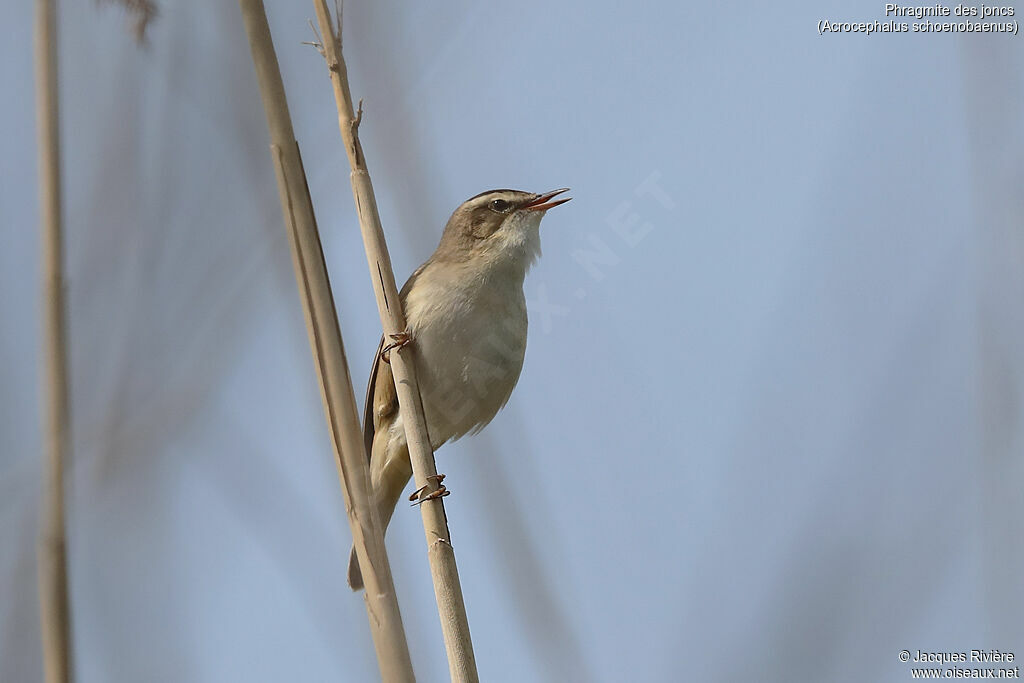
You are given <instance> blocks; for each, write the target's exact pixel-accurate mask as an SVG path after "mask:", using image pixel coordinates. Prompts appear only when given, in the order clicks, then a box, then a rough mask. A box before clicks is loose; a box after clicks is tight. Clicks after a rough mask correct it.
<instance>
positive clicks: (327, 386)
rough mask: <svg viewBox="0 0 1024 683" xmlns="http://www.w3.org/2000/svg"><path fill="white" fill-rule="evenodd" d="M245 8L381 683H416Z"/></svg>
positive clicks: (285, 134)
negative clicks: (360, 572)
mask: <svg viewBox="0 0 1024 683" xmlns="http://www.w3.org/2000/svg"><path fill="white" fill-rule="evenodd" d="M239 5H240V6H241V9H242V18H243V21H244V23H245V30H246V33H247V34H248V36H249V44H250V47H251V48H252V58H253V63H254V65H255V67H256V76H257V79H258V80H259V83H260V91H261V94H262V96H263V106H264V109H265V111H266V115H267V126H268V128H269V129H270V140H271V144H270V149H271V154H272V156H273V161H274V169H275V171H276V174H277V185H278V191H279V193H280V196H281V208H282V211H283V213H284V221H285V227H286V228H287V231H288V239H289V243H290V244H291V250H292V260H293V264H294V266H295V275H296V279H297V280H298V284H299V292H300V294H301V297H302V307H303V312H304V313H305V316H306V326H307V329H308V332H309V341H310V346H311V347H312V351H313V358H314V361H315V362H316V369H317V376H318V378H319V380H320V396H321V398H322V399H323V404H324V412H325V413H326V414H327V422H328V426H329V428H330V432H331V441H332V443H333V444H334V450H335V453H336V455H337V459H336V461H337V465H338V475H339V477H340V479H341V487H342V492H343V493H344V496H345V508H346V511H347V512H348V517H349V524H350V526H351V528H352V540H353V543H354V545H355V548H356V555H357V557H358V558H359V565H360V567H362V568H363V579H364V581H365V584H366V591H365V592H364V596H365V600H366V610H367V613H368V615H369V620H370V629H371V631H372V633H373V642H374V646H375V648H376V651H377V662H378V664H379V666H380V672H381V677H382V679H383V680H384V681H386V682H387V683H391V682H392V681H396V682H405V681H413V680H415V677H414V675H413V670H412V660H411V659H410V657H409V646H408V644H407V643H406V639H405V631H404V629H403V627H402V616H401V614H400V613H399V610H398V600H397V598H396V596H395V587H394V582H393V580H392V577H391V567H390V565H389V564H388V559H387V553H386V550H385V547H384V535H383V533H382V530H381V523H380V520H379V519H378V515H377V513H376V510H375V508H374V506H372V505H371V504H370V474H369V466H368V464H367V457H366V452H365V449H364V447H363V439H362V433H361V432H362V429H361V425H360V422H359V415H358V412H357V409H356V400H355V394H354V393H353V390H352V380H351V377H350V376H349V371H348V362H347V360H346V359H345V348H344V345H343V344H342V340H341V332H340V330H339V328H338V316H337V313H336V311H335V308H334V298H333V296H332V294H331V285H330V281H329V279H328V276H327V266H326V264H325V263H324V256H323V249H322V248H321V245H320V235H319V233H318V231H317V226H316V219H315V217H314V215H313V205H312V203H311V201H310V197H309V188H308V187H307V185H306V174H305V171H304V170H303V167H302V159H301V157H300V155H299V146H298V143H297V142H296V141H295V133H294V131H293V130H292V123H291V115H290V114H289V111H288V102H287V100H286V98H285V92H284V83H283V82H282V80H281V71H280V68H279V67H278V63H277V55H276V53H275V52H274V44H273V41H272V39H271V37H270V27H269V26H268V25H267V16H266V13H265V11H264V8H263V2H262V1H261V0H239ZM339 581H341V579H340V574H339Z"/></svg>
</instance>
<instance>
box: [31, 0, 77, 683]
mask: <svg viewBox="0 0 1024 683" xmlns="http://www.w3.org/2000/svg"><path fill="white" fill-rule="evenodd" d="M56 14H57V9H56V0H36V27H35V51H36V55H35V58H36V126H37V128H38V129H39V132H38V135H39V199H40V229H41V231H42V235H41V239H40V241H41V243H42V251H43V263H42V271H43V282H42V290H43V297H42V298H43V325H44V329H43V338H44V339H43V346H44V349H45V351H44V357H43V358H44V363H45V371H44V373H45V386H44V390H43V395H44V396H45V398H44V401H45V408H44V415H43V420H44V429H45V436H44V440H45V444H46V446H45V448H46V463H45V484H44V501H43V506H44V509H43V524H42V528H41V530H40V536H39V548H38V559H39V603H40V609H41V614H40V618H41V625H42V631H43V669H44V671H45V675H46V682H47V683H67V682H68V681H70V680H71V665H72V664H71V612H70V609H69V606H68V574H67V550H66V543H65V535H64V534H65V532H64V460H65V457H66V454H67V451H68V444H69V439H68V428H69V427H68V378H67V373H68V369H67V350H66V343H65V334H66V331H65V320H64V275H63V259H64V246H63V236H62V234H61V214H62V208H61V180H60V129H59V124H60V112H59V109H58V99H57V16H56Z"/></svg>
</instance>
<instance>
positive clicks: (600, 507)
mask: <svg viewBox="0 0 1024 683" xmlns="http://www.w3.org/2000/svg"><path fill="white" fill-rule="evenodd" d="M267 10H268V14H269V19H270V25H271V29H272V31H273V35H274V40H275V44H276V47H277V53H278V57H279V59H280V62H281V68H282V72H283V75H284V80H285V85H286V88H287V94H288V97H289V103H290V106H291V110H292V116H293V119H294V122H295V128H296V135H297V137H298V139H299V143H300V146H301V149H302V153H303V157H304V161H305V165H306V171H307V173H308V176H309V184H310V190H311V193H312V197H313V203H314V206H315V208H316V211H317V217H318V221H319V224H320V230H321V234H322V239H323V243H324V248H325V252H326V258H327V264H328V267H329V269H330V273H331V277H332V281H333V285H334V288H335V299H336V303H337V307H338V313H339V317H340V322H341V329H342V333H343V335H344V337H345V343H346V347H347V350H348V356H349V362H350V364H351V366H352V368H351V369H352V374H353V378H354V380H355V382H356V393H357V395H359V396H361V395H362V392H363V388H364V386H365V380H366V377H367V375H368V373H369V368H370V361H371V358H372V355H373V352H374V349H375V348H376V344H377V341H378V338H379V334H380V325H379V321H378V317H377V311H376V307H375V304H374V299H373V294H372V290H371V288H370V281H369V278H368V277H367V270H366V261H365V257H364V255H363V248H362V243H361V238H360V235H359V230H358V226H357V224H356V220H355V212H354V209H353V206H352V198H351V191H350V189H349V185H348V177H347V174H348V166H347V162H346V159H345V156H344V152H343V149H342V146H341V140H340V136H339V134H338V130H337V119H336V112H335V108H334V102H333V98H332V94H331V90H330V85H329V81H328V79H327V75H326V71H325V69H324V64H323V61H322V59H321V58H320V56H319V55H318V54H317V53H316V52H315V51H314V50H313V49H312V48H310V47H308V46H305V45H302V44H301V42H302V41H305V40H311V34H310V29H309V27H308V25H307V23H306V20H307V19H308V18H311V17H312V16H313V6H312V4H311V3H306V4H304V3H268V7H267ZM160 12H161V14H160V16H159V18H158V19H157V20H156V22H155V23H154V24H152V26H151V27H150V30H149V41H148V47H145V48H142V49H140V48H139V47H137V46H136V45H135V44H134V42H133V39H132V36H131V35H130V32H129V31H128V30H127V29H126V18H125V16H124V15H123V14H122V13H121V12H119V11H118V10H116V9H113V8H110V7H97V6H96V5H95V4H94V3H91V2H79V3H75V2H62V3H60V17H61V19H60V25H59V31H60V32H59V37H60V41H61V43H60V51H61V62H60V68H61V82H60V88H61V90H60V94H61V97H62V102H61V106H62V134H63V154H64V158H63V161H64V181H65V199H66V204H65V217H66V230H67V255H66V263H67V269H68V280H69V290H68V314H69V320H70V332H69V335H70V343H71V346H70V363H71V400H72V406H71V410H72V414H73V426H72V434H73V444H72V446H73V447H72V456H71V457H72V464H71V469H70V472H69V475H68V537H69V557H70V581H71V603H72V604H71V606H72V613H73V620H74V621H73V629H74V633H73V636H74V646H75V652H74V656H75V667H76V673H77V676H78V678H77V680H78V681H80V682H82V683H88V682H135V681H147V682H164V681H166V682H176V681H190V682H191V681H195V682H214V681H218V682H219V681H241V680H246V681H371V680H375V679H376V678H377V676H378V674H377V668H376V662H375V658H374V654H373V648H372V644H371V640H370V636H369V630H368V627H367V623H366V613H365V610H364V608H363V604H362V599H361V597H359V596H357V595H353V594H352V593H350V592H349V590H348V588H347V587H346V585H345V580H344V574H345V563H346V560H347V555H348V549H349V544H350V540H351V539H350V533H349V530H348V525H347V522H346V518H345V514H344V509H343V504H342V498H341V493H340V490H339V486H338V480H337V475H336V472H335V466H334V463H333V462H332V458H333V455H332V452H331V448H330V444H329V439H328V434H327V430H326V427H325V423H324V419H323V412H322V408H321V404H320V398H319V392H318V388H317V383H316V379H315V374H314V369H313V364H312V361H311V358H310V353H309V346H308V342H307V338H306V331H305V327H304V324H303V318H302V312H301V309H300V304H299V298H298V295H297V288H296V285H295V281H294V277H293V274H292V270H291V262H290V256H289V253H288V247H287V241H286V236H285V232H284V229H283V226H282V221H281V212H280V206H279V203H278V195H277V190H276V186H275V183H274V174H273V168H272V166H271V159H270V155H269V154H268V147H267V144H268V134H267V130H266V124H265V119H264V114H263V110H262V105H261V103H260V98H259V93H258V88H257V83H256V79H255V76H254V73H253V68H252V62H251V59H250V53H249V47H248V43H247V40H246V37H245V32H244V30H243V27H242V24H241V21H240V14H239V10H238V7H237V5H236V4H235V3H230V2H229V3H206V2H199V1H198V0H180V1H176V2H161V3H160ZM4 19H5V24H6V25H7V26H8V27H9V30H8V31H6V32H5V33H6V39H5V40H4V41H2V42H0V59H2V61H3V63H4V64H5V75H4V83H5V91H6V92H7V97H6V101H5V104H4V107H3V110H2V112H3V113H2V117H3V118H2V120H3V124H4V129H5V130H7V133H6V134H5V135H3V136H2V140H0V167H2V172H3V180H2V184H0V212H2V216H0V218H2V220H0V237H2V242H0V294H2V296H0V331H2V334H0V548H2V550H0V680H2V681H9V682H12V683H21V682H23V681H27V682H31V681H39V680H41V679H42V666H41V650H40V638H39V618H38V600H37V593H36V579H35V563H36V560H35V542H36V534H37V529H38V521H39V505H40V503H39V499H40V492H41V474H42V462H43V459H42V455H41V454H42V441H41V437H40V434H41V427H40V424H41V417H40V406H41V402H42V397H41V394H40V386H41V380H40V378H39V372H40V332H41V329H42V323H41V320H40V317H39V280H40V275H39V265H38V264H39V261H40V257H39V243H38V229H37V225H38V200H37V185H36V171H35V159H36V150H35V120H34V109H33V95H32V92H33V72H32V49H31V35H32V31H31V25H32V14H31V3H8V4H7V5H6V6H5V8H4ZM819 19H834V20H856V21H862V20H863V21H872V20H875V19H879V20H885V17H884V9H883V5H882V4H881V3H876V2H857V3H839V2H834V1H833V2H825V3H821V2H814V3H811V2H802V3H799V2H798V3H784V5H779V4H768V3H765V4H763V6H762V5H749V4H747V5H733V4H726V5H707V4H704V5H692V4H690V5H687V4H680V3H670V2H662V3H651V4H646V5H644V6H643V7H640V6H635V5H630V4H623V3H613V2H592V3H564V4H558V5H552V4H550V3H543V2H539V1H533V0H527V1H526V2H522V3H520V4H518V5H511V6H510V5H496V6H490V5H487V4H485V3H475V2H470V1H469V0H459V1H456V2H451V3H445V4H440V5H438V4H436V3H430V4H425V5H418V4H409V3H400V2H396V1H393V0H391V1H386V2H373V3H370V2H355V1H352V2H348V3H347V4H346V7H345V14H344V23H345V29H344V30H345V35H344V41H345V50H346V56H347V59H348V63H349V71H350V75H351V79H352V89H353V94H354V96H355V97H362V98H364V101H365V103H364V108H365V115H364V119H363V124H362V128H361V132H362V137H363V144H364V146H365V149H366V153H367V158H368V162H369V165H370V169H371V172H372V174H373V177H374V181H375V185H376V189H377V196H378V201H379V204H380V209H381V214H382V219H383V222H384V226H385V229H386V231H387V234H388V239H389V246H390V248H391V254H392V260H393V262H394V266H395V272H396V275H397V277H398V278H399V281H400V283H401V281H403V280H404V279H405V277H407V276H408V274H409V273H411V272H412V270H413V269H414V268H415V267H416V266H417V265H419V263H421V262H422V261H423V260H424V259H425V258H426V257H427V256H428V255H429V254H430V252H431V251H432V250H433V248H434V247H435V246H436V243H437V240H438V238H439V236H440V232H441V228H442V227H443V225H444V223H445V221H446V220H447V218H448V215H449V214H450V212H451V211H452V210H453V209H454V208H455V207H456V206H457V205H458V204H459V203H460V202H462V201H463V200H465V199H466V198H468V197H470V196H472V195H474V194H476V193H478V192H481V191H483V190H486V189H490V188H494V187H514V188H521V189H526V190H533V191H539V190H546V189H548V188H551V187H562V186H570V187H572V188H573V196H574V197H575V201H573V202H572V203H571V204H568V205H567V206H566V207H564V208H562V209H559V210H558V211H557V212H552V213H551V214H550V215H549V216H548V217H547V219H546V220H545V221H544V225H543V227H542V240H543V246H544V255H543V257H542V258H541V260H540V261H539V263H538V265H537V266H536V267H535V268H534V270H533V271H532V273H531V274H530V275H529V277H528V278H527V282H526V294H527V298H528V300H529V307H530V316H531V318H530V321H531V331H530V341H529V349H528V352H527V358H526V364H525V368H524V371H523V375H522V378H521V380H520V382H519V386H518V388H517V389H516V391H515V393H514V394H513V396H512V400H511V401H510V403H509V405H508V406H507V407H506V409H505V410H504V411H503V412H502V413H500V414H499V415H498V417H497V418H496V419H495V421H494V422H493V423H492V425H491V426H490V427H488V428H487V429H486V430H485V431H484V432H483V433H482V434H480V435H478V436H474V437H467V438H465V439H463V440H461V441H459V442H457V443H455V444H449V445H447V446H445V447H443V448H442V449H441V450H440V451H439V452H438V456H437V460H438V467H439V469H440V470H441V471H443V472H446V473H447V474H448V477H449V478H448V480H447V481H446V484H448V485H449V488H450V489H451V490H452V491H453V495H452V496H451V497H450V498H448V499H447V501H446V507H447V510H448V519H449V521H450V524H451V528H452V533H453V540H454V544H455V548H456V552H457V557H458V561H459V570H460V574H461V576H462V582H463V589H464V592H465V597H466V603H467V606H468V609H469V619H470V623H471V626H472V633H473V640H474V644H475V648H476V653H477V659H478V663H479V668H480V673H481V677H482V679H483V680H486V681H582V682H588V681H598V682H605V681H607V682H612V681H627V680H635V681H676V680H701V681H752V680H758V681H810V680H814V681H867V680H875V681H890V680H892V681H899V680H907V679H909V678H910V672H909V666H908V665H906V664H902V663H901V662H899V660H898V653H899V651H900V650H902V649H908V650H911V651H916V650H917V649H923V650H929V651H964V650H969V649H972V648H978V649H986V650H987V649H990V648H998V649H1001V650H1003V651H1012V652H1016V653H1017V655H1018V657H1020V656H1024V589H1022V586H1021V579H1020V577H1022V576H1024V544H1022V539H1024V533H1022V532H1024V529H1022V526H1024V493H1022V486H1021V483H1022V481H1024V457H1022V456H1024V396H1022V389H1024V356H1022V353H1021V349H1022V348H1024V310H1022V306H1021V302H1022V301H1024V233H1022V224H1021V218H1020V217H1021V216H1022V215H1024V206H1022V203H1024V193H1022V192H1021V187H1022V182H1024V79H1022V75H1024V54H1022V52H1021V51H1020V48H1019V43H1018V41H1019V40H1020V39H1019V38H1015V37H1013V36H1005V35H994V34H970V35H953V34H945V35H934V34H932V35H915V34H902V35H883V34H875V35H872V36H863V35H833V36H819V35H818V33H817V31H816V27H815V24H816V23H817V21H818V20H819ZM388 547H389V550H390V554H391V563H392V567H393V570H394V574H395V582H396V585H397V588H398V594H399V599H400V603H401V607H402V613H403V617H404V621H405V625H406V628H407V631H408V635H409V642H410V646H411V648H412V655H413V661H414V664H415V666H416V670H417V674H418V676H419V679H420V680H422V681H439V680H445V679H446V677H447V664H446V660H445V655H444V648H443V646H442V641H441V633H440V628H439V623H438V618H437V613H436V610H435V604H434V598H433V590H432V587H431V583H430V576H429V572H428V569H427V562H426V553H425V552H424V549H425V548H424V543H423V536H422V528H421V522H420V519H419V514H418V513H417V512H415V511H407V512H404V513H403V512H402V509H401V508H400V509H399V511H398V512H397V514H396V516H395V520H394V522H393V523H392V526H391V529H390V532H389V534H388Z"/></svg>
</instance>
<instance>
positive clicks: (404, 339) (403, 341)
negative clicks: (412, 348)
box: [380, 332, 412, 365]
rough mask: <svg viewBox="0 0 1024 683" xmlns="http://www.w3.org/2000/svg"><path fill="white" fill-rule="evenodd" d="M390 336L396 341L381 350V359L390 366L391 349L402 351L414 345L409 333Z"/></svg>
mask: <svg viewBox="0 0 1024 683" xmlns="http://www.w3.org/2000/svg"><path fill="white" fill-rule="evenodd" d="M388 336H389V337H391V339H393V340H394V341H392V342H391V343H390V344H388V345H387V346H385V347H384V348H383V349H381V351H380V359H381V360H382V361H384V362H385V363H387V364H388V365H390V364H391V349H399V350H401V349H403V348H405V347H406V346H408V345H409V344H411V343H412V335H411V334H409V333H408V332H399V333H398V334H390V335H388Z"/></svg>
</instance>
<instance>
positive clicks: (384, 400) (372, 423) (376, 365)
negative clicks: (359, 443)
mask: <svg viewBox="0 0 1024 683" xmlns="http://www.w3.org/2000/svg"><path fill="white" fill-rule="evenodd" d="M382 351H384V335H381V337H380V344H378V345H377V353H376V354H374V356H373V368H371V369H370V381H369V383H368V385H367V387H366V404H365V407H364V408H363V443H364V444H365V445H366V457H367V458H369V457H370V454H371V453H372V452H373V435H374V433H375V432H376V431H377V428H378V427H379V426H380V423H381V422H383V421H384V420H386V419H387V418H389V417H391V415H393V414H394V413H395V411H397V410H398V394H397V393H395V379H394V375H392V374H391V366H390V365H389V364H387V363H384V362H382V361H381V358H380V354H381V352H382Z"/></svg>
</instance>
